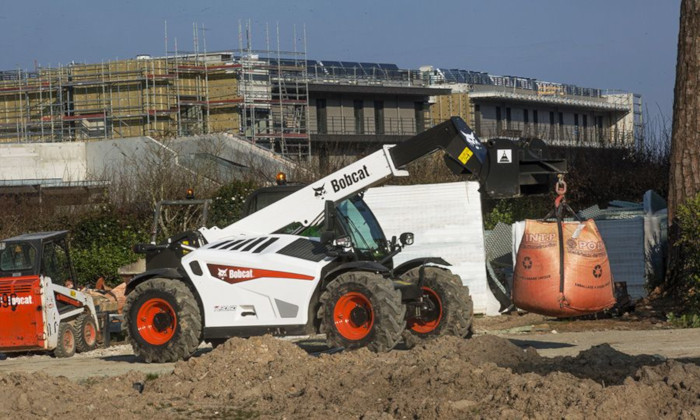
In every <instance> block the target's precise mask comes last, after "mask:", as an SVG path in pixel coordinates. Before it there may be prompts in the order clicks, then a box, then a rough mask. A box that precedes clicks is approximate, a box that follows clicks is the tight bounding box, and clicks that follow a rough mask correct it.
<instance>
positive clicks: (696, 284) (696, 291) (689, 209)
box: [674, 193, 700, 319]
mask: <svg viewBox="0 0 700 420" xmlns="http://www.w3.org/2000/svg"><path fill="white" fill-rule="evenodd" d="M676 223H677V224H678V228H679V231H680V237H679V240H678V241H676V242H675V244H674V246H676V247H678V248H679V249H678V252H677V253H676V254H675V255H678V256H679V257H680V260H679V261H678V262H677V264H678V266H677V269H678V275H679V278H678V279H677V280H678V282H679V286H680V289H679V290H680V291H681V293H682V296H681V297H682V299H683V300H684V303H685V308H686V313H687V314H689V315H691V317H690V318H689V319H692V315H700V241H699V240H698V238H700V193H698V194H697V195H696V196H695V197H694V198H691V199H690V200H688V201H687V202H686V203H684V204H683V205H681V206H679V207H678V212H677V215H676Z"/></svg>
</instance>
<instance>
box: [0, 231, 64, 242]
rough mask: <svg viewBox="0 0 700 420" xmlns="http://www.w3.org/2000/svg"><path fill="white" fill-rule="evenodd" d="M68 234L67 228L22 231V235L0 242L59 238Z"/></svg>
mask: <svg viewBox="0 0 700 420" xmlns="http://www.w3.org/2000/svg"><path fill="white" fill-rule="evenodd" d="M67 235H68V231H67V230H55V231H51V232H34V233H24V234H22V235H18V236H13V237H12V238H7V239H3V240H2V241H0V242H20V241H42V242H43V241H46V240H50V239H61V238H65V237H66V236H67Z"/></svg>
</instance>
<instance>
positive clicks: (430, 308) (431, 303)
mask: <svg viewBox="0 0 700 420" xmlns="http://www.w3.org/2000/svg"><path fill="white" fill-rule="evenodd" d="M419 276H420V267H417V268H414V269H411V270H409V271H408V272H406V273H405V274H404V275H403V276H401V278H402V280H406V281H409V282H412V283H417V282H418V280H419ZM421 292H422V296H421V299H420V300H419V301H418V302H417V303H416V305H415V306H414V309H415V308H416V307H417V309H418V311H411V312H410V313H411V315H410V316H409V317H408V319H407V320H406V331H404V333H403V337H404V342H405V344H406V346H407V347H409V348H410V347H413V346H415V345H416V344H417V343H418V342H420V341H421V340H429V339H433V338H437V337H441V336H443V335H454V336H457V337H469V336H470V335H471V334H472V318H473V312H474V309H473V308H474V305H473V303H472V298H471V296H470V295H469V288H467V287H466V286H464V285H462V281H461V280H460V278H459V276H456V275H454V274H452V272H451V271H449V270H445V269H442V268H438V267H425V268H424V280H423V285H422V288H421ZM415 314H419V315H415Z"/></svg>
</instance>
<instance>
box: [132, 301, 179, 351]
mask: <svg viewBox="0 0 700 420" xmlns="http://www.w3.org/2000/svg"><path fill="white" fill-rule="evenodd" d="M176 326H177V316H176V315H175V310H174V309H173V307H172V306H171V305H170V303H168V302H167V301H165V300H163V299H159V298H153V299H149V300H147V301H146V302H144V303H143V305H141V307H140V308H139V312H138V314H137V315H136V328H137V329H138V331H139V335H140V336H141V338H143V339H144V340H145V341H146V342H147V343H148V344H152V345H154V346H159V345H162V344H165V343H167V342H168V341H170V339H171V338H173V336H174V335H175V327H176Z"/></svg>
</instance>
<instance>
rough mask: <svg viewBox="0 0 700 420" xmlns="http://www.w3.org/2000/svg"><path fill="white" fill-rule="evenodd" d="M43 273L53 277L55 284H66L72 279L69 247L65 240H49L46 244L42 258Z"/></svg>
mask: <svg viewBox="0 0 700 420" xmlns="http://www.w3.org/2000/svg"><path fill="white" fill-rule="evenodd" d="M41 264H42V273H43V274H44V275H45V276H49V277H51V281H52V282H53V283H55V284H60V285H64V284H66V282H67V281H69V280H70V281H72V280H73V279H72V278H71V269H70V260H69V259H68V248H67V246H66V243H65V241H59V242H49V243H47V244H45V245H44V255H43V256H42V259H41Z"/></svg>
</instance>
